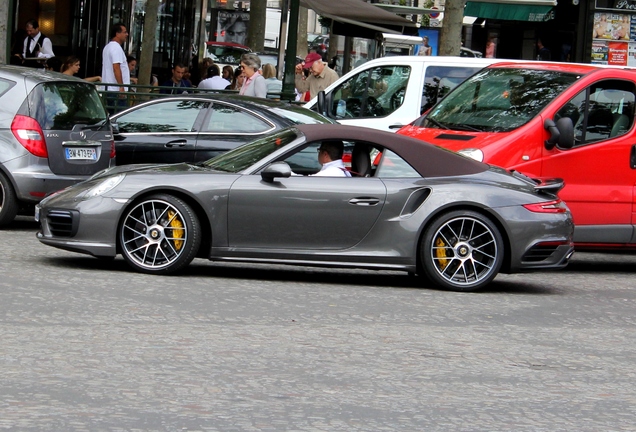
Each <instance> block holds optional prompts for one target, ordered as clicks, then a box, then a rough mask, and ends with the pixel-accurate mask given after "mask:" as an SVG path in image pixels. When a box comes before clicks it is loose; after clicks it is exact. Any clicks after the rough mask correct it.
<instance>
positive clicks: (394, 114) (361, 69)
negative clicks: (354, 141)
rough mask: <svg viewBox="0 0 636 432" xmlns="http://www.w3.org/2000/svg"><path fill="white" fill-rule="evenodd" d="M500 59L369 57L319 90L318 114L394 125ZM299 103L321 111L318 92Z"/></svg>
mask: <svg viewBox="0 0 636 432" xmlns="http://www.w3.org/2000/svg"><path fill="white" fill-rule="evenodd" d="M496 62H501V59H490V58H488V59H487V58H463V57H437V56H435V57H430V56H394V57H381V58H377V59H374V60H370V61H368V62H366V63H363V64H362V65H360V66H358V67H357V68H355V69H353V70H352V71H351V72H349V73H347V74H346V75H344V76H342V77H341V78H340V79H339V80H338V81H336V82H335V83H333V84H332V85H330V86H329V87H327V89H326V90H325V99H326V103H325V107H324V108H323V110H324V114H325V115H326V116H327V117H330V118H332V119H336V120H337V121H338V122H339V123H342V124H347V125H354V126H366V127H370V128H374V129H380V130H387V131H388V130H397V129H399V128H400V127H402V126H404V125H406V124H409V123H411V122H412V121H413V120H415V119H416V118H418V117H419V116H420V115H421V114H422V113H424V112H426V111H427V110H428V109H429V108H430V107H432V106H433V105H434V104H435V103H437V101H438V100H440V99H442V98H443V97H444V96H445V95H446V94H448V92H449V91H451V90H452V89H453V88H455V87H456V86H457V85H458V84H459V83H461V82H462V81H464V80H465V79H466V78H468V77H469V76H471V75H473V74H474V73H476V72H478V71H479V70H481V69H482V68H484V67H486V66H488V65H491V64H493V63H496ZM305 107H307V108H309V109H312V110H315V111H321V109H320V108H319V107H318V98H314V99H312V100H311V101H309V102H307V104H305Z"/></svg>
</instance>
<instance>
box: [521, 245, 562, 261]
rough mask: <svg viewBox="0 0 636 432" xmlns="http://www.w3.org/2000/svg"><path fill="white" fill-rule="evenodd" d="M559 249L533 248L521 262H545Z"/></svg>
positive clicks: (553, 246) (552, 247)
mask: <svg viewBox="0 0 636 432" xmlns="http://www.w3.org/2000/svg"><path fill="white" fill-rule="evenodd" d="M558 247H559V246H558V245H549V246H547V245H540V246H533V247H531V248H530V249H529V250H528V251H527V252H526V253H525V254H524V255H523V258H522V259H521V260H522V261H525V262H541V261H545V260H547V259H548V258H550V257H551V256H552V254H553V253H554V252H555V251H556V250H557V248H558Z"/></svg>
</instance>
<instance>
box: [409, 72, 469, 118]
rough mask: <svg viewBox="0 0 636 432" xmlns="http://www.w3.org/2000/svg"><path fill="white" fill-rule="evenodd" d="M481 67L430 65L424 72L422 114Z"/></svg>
mask: <svg viewBox="0 0 636 432" xmlns="http://www.w3.org/2000/svg"><path fill="white" fill-rule="evenodd" d="M480 69H481V67H478V66H472V67H466V66H428V67H427V68H426V71H425V72H424V88H423V89H422V105H421V110H420V114H424V113H425V112H426V111H428V109H429V108H431V107H432V106H433V105H435V104H436V103H437V101H438V100H440V99H442V98H443V97H444V96H446V95H447V94H448V92H450V91H451V90H452V89H454V88H455V87H457V86H458V85H459V84H460V83H461V82H462V81H464V80H465V79H466V78H468V77H469V76H471V75H473V74H475V73H477V72H478V71H479V70H480Z"/></svg>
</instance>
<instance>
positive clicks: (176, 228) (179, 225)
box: [168, 210, 184, 250]
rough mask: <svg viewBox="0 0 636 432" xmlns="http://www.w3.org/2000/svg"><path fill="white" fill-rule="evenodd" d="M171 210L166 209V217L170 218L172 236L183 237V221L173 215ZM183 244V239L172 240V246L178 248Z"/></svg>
mask: <svg viewBox="0 0 636 432" xmlns="http://www.w3.org/2000/svg"><path fill="white" fill-rule="evenodd" d="M175 214H176V213H175V212H174V211H173V210H169V211H168V219H169V220H170V226H171V227H172V238H183V235H184V230H183V222H181V220H179V219H178V218H176V217H175ZM182 246H183V240H174V248H175V249H176V250H180V249H181V247H182Z"/></svg>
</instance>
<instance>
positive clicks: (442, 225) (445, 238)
mask: <svg viewBox="0 0 636 432" xmlns="http://www.w3.org/2000/svg"><path fill="white" fill-rule="evenodd" d="M503 254H504V245H503V239H502V237H501V234H500V232H499V229H498V228H497V227H496V226H495V224H494V223H493V222H492V221H491V220H490V219H488V218H487V217H485V216H484V215H482V214H480V213H477V212H473V211H452V212H448V213H445V214H443V215H441V216H439V217H437V218H436V219H435V220H434V221H433V222H432V223H431V224H430V225H429V226H428V227H427V228H426V230H425V232H424V236H423V241H422V242H421V246H420V257H421V258H420V259H421V264H422V267H423V269H424V272H425V273H426V276H427V277H428V278H429V279H430V280H431V281H432V282H433V283H434V284H436V285H438V286H440V287H441V288H444V289H447V290H452V291H474V290H476V289H479V288H482V287H484V286H486V285H488V284H489V283H490V282H492V280H493V279H494V278H495V276H497V274H498V273H499V269H500V268H501V263H502V261H503Z"/></svg>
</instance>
